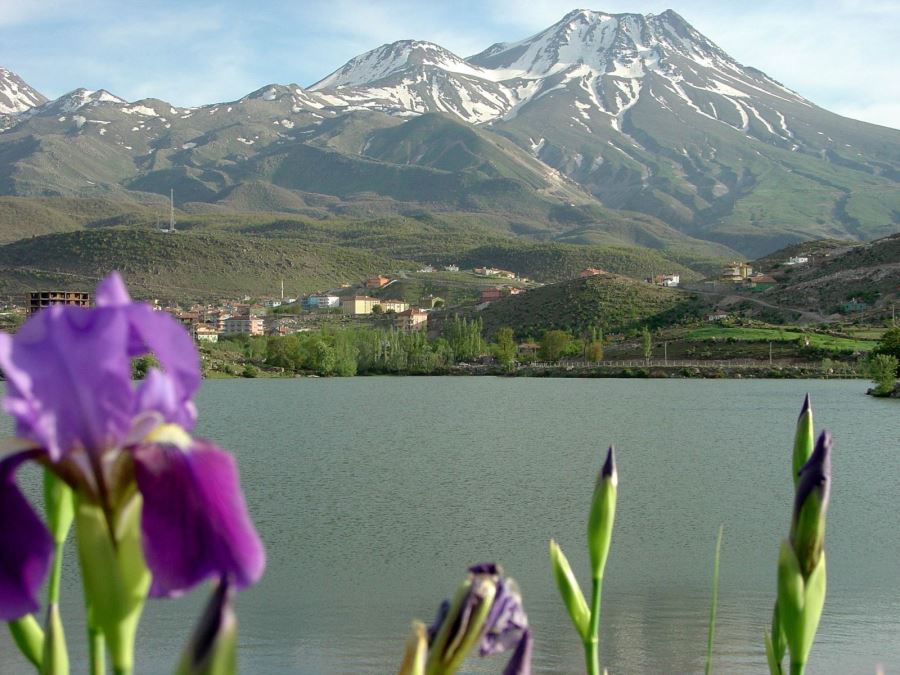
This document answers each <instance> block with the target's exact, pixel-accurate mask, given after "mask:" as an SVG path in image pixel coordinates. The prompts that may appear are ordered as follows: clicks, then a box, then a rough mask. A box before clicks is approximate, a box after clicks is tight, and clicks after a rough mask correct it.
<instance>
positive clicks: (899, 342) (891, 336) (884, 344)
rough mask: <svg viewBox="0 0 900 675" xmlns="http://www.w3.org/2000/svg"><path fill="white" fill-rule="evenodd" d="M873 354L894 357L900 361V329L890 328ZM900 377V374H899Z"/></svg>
mask: <svg viewBox="0 0 900 675" xmlns="http://www.w3.org/2000/svg"><path fill="white" fill-rule="evenodd" d="M872 354H873V355H876V354H884V355H886V356H893V357H894V358H895V359H897V360H898V361H900V328H890V329H888V330H887V331H885V333H884V335H882V336H881V339H880V340H879V341H878V345H877V346H876V347H875V349H873V350H872ZM897 374H898V375H900V372H898V373H897Z"/></svg>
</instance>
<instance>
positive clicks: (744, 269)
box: [722, 261, 753, 284]
mask: <svg viewBox="0 0 900 675" xmlns="http://www.w3.org/2000/svg"><path fill="white" fill-rule="evenodd" d="M751 274H753V268H752V267H751V266H750V265H749V264H748V263H745V262H737V261H734V262H731V263H729V264H728V265H725V267H724V268H722V281H726V282H729V283H733V284H742V283H744V282H745V281H746V280H747V278H748V277H749V276H750V275H751Z"/></svg>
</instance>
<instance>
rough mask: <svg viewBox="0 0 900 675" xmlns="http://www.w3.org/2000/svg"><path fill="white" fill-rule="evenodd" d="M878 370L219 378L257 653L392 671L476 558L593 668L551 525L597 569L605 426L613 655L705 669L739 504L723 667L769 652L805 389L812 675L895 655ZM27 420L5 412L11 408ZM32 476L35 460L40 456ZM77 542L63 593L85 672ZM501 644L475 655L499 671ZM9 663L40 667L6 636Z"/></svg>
mask: <svg viewBox="0 0 900 675" xmlns="http://www.w3.org/2000/svg"><path fill="white" fill-rule="evenodd" d="M866 387H867V384H866V383H865V382H863V381H859V380H857V381H833V380H832V381H825V380H811V381H801V380H785V381H771V380H743V381H741V380H615V379H527V378H518V379H513V378H509V379H507V378H488V377H471V378H466V377H459V378H451V377H444V378H425V377H423V378H413V377H406V378H385V377H373V378H350V379H294V380H227V381H207V382H205V383H204V385H203V389H202V391H201V393H200V395H199V397H198V405H199V409H200V419H201V422H200V425H199V429H198V432H199V433H200V434H202V435H205V436H208V437H210V438H213V439H215V440H216V441H218V442H219V443H220V444H221V445H223V446H224V447H227V448H229V449H231V450H232V451H233V452H234V453H235V454H236V455H237V457H238V460H239V464H240V469H241V475H242V481H243V485H244V489H245V492H246V494H247V500H248V503H249V506H250V510H251V512H252V514H253V517H254V520H255V522H256V524H257V526H258V528H259V530H260V533H261V535H262V538H263V540H264V542H265V544H266V547H267V550H268V559H269V562H268V570H267V574H266V576H265V578H264V579H263V581H262V582H261V583H260V584H259V585H258V586H256V587H254V588H252V589H250V590H249V591H247V592H245V593H243V594H242V595H241V596H240V597H239V618H240V621H241V634H240V641H241V651H240V661H241V672H242V673H253V674H280V673H304V674H309V675H317V674H320V673H329V674H330V673H348V674H349V673H390V672H396V669H397V667H398V666H399V663H400V660H401V656H402V652H403V647H404V643H405V639H406V635H407V631H408V627H409V622H410V621H411V620H412V619H413V618H420V619H423V620H425V621H430V620H431V618H432V617H433V615H434V612H435V610H436V609H437V606H438V604H439V603H440V601H441V600H442V599H443V598H444V597H446V596H448V595H450V594H451V593H452V592H453V590H454V589H455V587H456V586H457V584H458V583H459V582H460V581H461V580H462V578H463V577H464V574H465V568H466V566H467V565H469V564H471V563H475V562H481V561H490V560H493V561H497V562H500V563H502V564H503V566H504V567H505V569H506V572H507V574H508V575H510V576H512V577H514V578H515V579H516V580H517V581H518V582H519V585H520V586H521V588H522V592H523V598H524V603H525V608H526V610H527V611H528V614H529V617H530V620H531V623H532V626H533V634H534V637H535V652H534V671H535V672H538V673H578V672H583V655H582V652H581V647H580V643H579V642H578V640H577V638H576V636H575V632H574V630H573V629H572V627H571V625H570V623H569V619H568V616H567V615H566V613H565V610H564V609H563V607H562V605H561V602H560V601H559V598H558V595H557V591H556V588H555V585H554V583H553V580H552V576H551V572H550V567H549V562H548V555H547V545H548V540H549V539H550V538H551V537H553V538H555V539H557V541H559V542H560V544H561V546H562V547H563V549H564V551H565V552H566V554H567V555H568V557H569V559H570V561H571V562H572V565H573V568H574V569H575V571H576V574H577V575H578V576H579V579H580V580H581V582H582V586H583V587H587V586H588V585H589V582H590V580H589V574H588V562H587V551H586V545H585V527H586V518H587V510H588V506H589V503H590V497H591V492H592V490H593V486H594V481H595V477H596V472H597V471H598V470H599V468H600V464H601V461H602V457H603V454H604V453H605V449H606V447H607V445H609V444H610V443H615V445H616V447H617V450H618V468H619V502H618V508H617V519H616V524H615V530H614V533H613V543H612V550H611V553H610V560H609V563H608V566H607V570H606V580H605V584H604V595H603V615H602V619H601V644H600V650H601V662H602V663H603V664H604V665H606V666H607V667H608V668H609V671H610V673H611V674H616V673H698V672H702V670H703V660H704V654H705V649H706V630H707V618H708V612H709V595H710V581H711V572H712V564H713V553H714V547H715V537H716V532H717V530H718V527H719V525H720V524H722V523H724V526H725V534H724V541H723V545H722V559H721V581H720V589H719V599H720V602H719V614H718V616H719V620H718V632H717V635H716V645H715V671H716V672H719V673H729V674H738V675H740V674H744V673H765V672H767V668H766V665H765V663H766V660H765V653H764V648H763V639H762V636H763V630H764V629H766V628H768V625H769V620H770V616H771V608H772V603H773V600H774V593H775V574H776V560H777V555H778V547H779V543H780V541H781V540H782V539H783V538H785V537H786V535H787V532H788V527H789V523H790V516H791V506H792V483H791V478H790V462H791V456H790V453H791V446H792V441H793V430H794V424H795V421H796V417H797V414H798V413H799V410H800V406H801V403H802V401H803V395H804V394H805V393H806V392H807V391H809V392H810V393H811V396H812V402H813V410H814V413H815V423H816V429H817V431H818V430H820V429H821V428H823V427H827V428H828V429H830V430H831V431H832V433H833V434H834V456H833V492H832V502H831V507H830V512H829V519H828V535H827V541H826V550H827V552H828V598H827V600H826V604H825V610H824V615H823V618H822V622H821V625H820V627H819V632H818V637H817V639H816V643H815V645H814V647H813V652H812V658H811V661H810V666H809V671H810V672H811V673H815V674H817V675H818V674H831V673H834V674H838V673H840V674H842V675H843V674H846V673H874V672H875V670H876V667H877V666H878V664H883V665H884V666H885V668H886V670H887V671H888V672H892V671H895V670H897V669H898V668H900V563H898V561H900V530H898V522H900V516H898V497H900V452H898V451H900V402H898V401H895V400H878V399H872V398H870V397H867V396H865V395H864V391H865V389H866ZM4 424H5V427H4V429H3V431H4V432H7V433H8V430H9V424H8V423H4ZM21 478H22V482H23V483H26V484H28V485H30V486H32V488H33V486H34V485H35V484H36V482H37V472H36V471H34V470H32V469H27V470H25V471H23V472H22V476H21ZM74 558H75V553H74V547H72V548H71V554H70V555H69V557H68V559H67V563H66V569H65V574H64V583H65V584H66V587H65V591H64V597H63V601H64V603H65V606H64V616H65V617H66V620H67V622H68V623H67V630H68V635H69V642H70V646H71V650H72V652H73V660H74V663H76V664H77V665H76V667H75V669H74V671H73V672H76V673H79V672H84V670H83V668H82V667H80V665H81V663H83V662H84V656H83V655H84V648H83V639H82V625H83V618H82V617H81V615H80V610H78V608H77V605H78V604H79V603H80V590H79V581H78V579H77V571H76V569H75V565H74ZM205 594H206V590H205V589H201V590H200V591H199V592H195V593H194V594H192V595H190V596H189V597H187V598H183V599H180V600H170V601H150V602H149V603H148V606H147V610H146V611H145V614H144V619H143V622H142V625H141V629H140V632H139V636H140V638H139V653H138V661H137V664H138V667H137V672H138V673H141V674H143V673H150V674H153V675H155V674H160V675H162V674H164V673H170V672H171V670H172V668H173V666H174V664H175V662H176V659H177V654H178V652H179V651H180V650H181V647H182V644H183V642H184V640H185V638H186V635H187V633H188V632H189V630H190V627H191V625H192V624H193V622H194V620H195V617H196V614H197V613H198V611H199V609H200V607H201V605H202V602H203V600H204V596H205ZM504 661H505V659H503V658H502V657H493V658H489V659H476V660H470V661H469V662H468V663H467V666H466V669H465V672H468V673H487V672H500V671H502V668H503V663H504ZM0 672H2V673H3V674H4V675H6V674H12V675H18V674H20V673H21V674H23V675H24V674H26V673H31V672H32V671H31V670H30V668H29V667H28V666H27V664H26V663H25V662H24V661H23V660H22V659H21V657H19V656H18V654H17V653H15V652H14V649H13V647H12V646H11V641H10V639H9V637H8V635H7V634H6V633H5V632H4V633H3V634H2V635H0Z"/></svg>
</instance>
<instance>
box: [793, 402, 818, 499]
mask: <svg viewBox="0 0 900 675" xmlns="http://www.w3.org/2000/svg"><path fill="white" fill-rule="evenodd" d="M815 439H816V436H815V430H814V429H813V414H812V406H811V405H810V403H809V394H807V395H806V398H805V399H804V400H803V408H802V409H801V410H800V417H798V418H797V431H796V433H795V434H794V454H793V461H792V464H791V467H792V469H793V474H792V475H793V477H794V485H795V486H796V485H797V481H798V480H800V476H799V474H800V469H801V468H802V467H803V465H804V464H806V462H808V461H809V458H810V455H812V453H813V445H814V443H815Z"/></svg>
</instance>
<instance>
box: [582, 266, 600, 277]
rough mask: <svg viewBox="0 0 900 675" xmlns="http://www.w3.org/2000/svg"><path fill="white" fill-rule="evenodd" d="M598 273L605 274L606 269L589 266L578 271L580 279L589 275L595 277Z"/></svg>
mask: <svg viewBox="0 0 900 675" xmlns="http://www.w3.org/2000/svg"><path fill="white" fill-rule="evenodd" d="M598 274H604V271H603V270H601V269H600V268H599V267H588V268H586V269H583V270H581V271H580V272H579V273H578V278H579V279H587V278H588V277H595V276H597V275H598Z"/></svg>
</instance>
